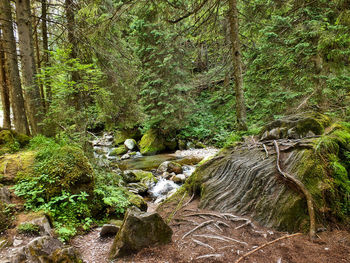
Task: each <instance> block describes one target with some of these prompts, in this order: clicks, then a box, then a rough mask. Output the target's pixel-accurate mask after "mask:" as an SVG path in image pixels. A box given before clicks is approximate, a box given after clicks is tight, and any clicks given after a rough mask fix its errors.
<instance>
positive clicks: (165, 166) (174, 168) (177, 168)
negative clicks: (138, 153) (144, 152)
mask: <svg viewBox="0 0 350 263" xmlns="http://www.w3.org/2000/svg"><path fill="white" fill-rule="evenodd" d="M165 172H168V173H176V174H181V173H182V166H181V165H180V164H178V163H176V162H172V161H165V162H163V163H162V164H161V165H159V167H158V169H157V173H158V174H163V173H165Z"/></svg>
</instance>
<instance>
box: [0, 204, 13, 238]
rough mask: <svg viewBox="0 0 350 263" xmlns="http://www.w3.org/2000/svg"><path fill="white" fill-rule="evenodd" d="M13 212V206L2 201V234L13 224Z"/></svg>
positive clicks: (0, 216)
mask: <svg viewBox="0 0 350 263" xmlns="http://www.w3.org/2000/svg"><path fill="white" fill-rule="evenodd" d="M12 215H13V211H12V208H11V206H8V205H7V204H5V203H3V202H1V201H0V233H2V232H3V231H5V230H6V229H7V228H8V227H9V226H10V225H11V223H12V221H13V218H12Z"/></svg>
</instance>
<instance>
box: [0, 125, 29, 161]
mask: <svg viewBox="0 0 350 263" xmlns="http://www.w3.org/2000/svg"><path fill="white" fill-rule="evenodd" d="M28 143H29V137H28V136H27V135H24V134H20V133H17V132H15V131H12V130H1V131H0V155H1V154H4V153H14V152H17V151H18V150H19V149H20V148H22V147H24V146H26V145H27V144H28Z"/></svg>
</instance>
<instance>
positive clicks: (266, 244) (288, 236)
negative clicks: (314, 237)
mask: <svg viewBox="0 0 350 263" xmlns="http://www.w3.org/2000/svg"><path fill="white" fill-rule="evenodd" d="M298 235H302V233H296V234H292V235H287V236H283V237H280V238H277V239H275V240H272V241H270V242H267V243H265V244H263V245H261V246H259V247H257V248H255V249H253V250H252V251H249V252H248V253H247V254H244V255H243V256H241V257H240V258H239V259H237V260H236V261H235V263H239V262H241V261H242V260H243V259H244V258H246V257H248V256H249V255H251V254H253V253H255V252H256V251H258V250H260V249H262V248H264V247H266V246H268V245H271V244H273V243H276V242H277V241H280V240H283V239H286V238H291V237H295V236H298Z"/></svg>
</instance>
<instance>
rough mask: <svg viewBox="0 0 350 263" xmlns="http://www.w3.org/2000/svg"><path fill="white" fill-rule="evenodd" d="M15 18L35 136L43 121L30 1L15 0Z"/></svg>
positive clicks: (29, 113)
mask: <svg viewBox="0 0 350 263" xmlns="http://www.w3.org/2000/svg"><path fill="white" fill-rule="evenodd" d="M16 17H17V26H18V37H19V49H20V53H21V66H22V76H23V84H24V87H25V91H26V97H27V104H28V119H29V123H30V127H31V129H32V134H34V135H35V134H38V133H40V131H41V129H40V126H38V124H39V123H40V122H41V121H42V120H43V107H42V105H41V100H40V98H41V97H40V91H39V87H38V84H37V81H36V65H35V55H34V54H35V53H34V45H33V42H34V41H33V34H32V23H31V10H30V0H16Z"/></svg>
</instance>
